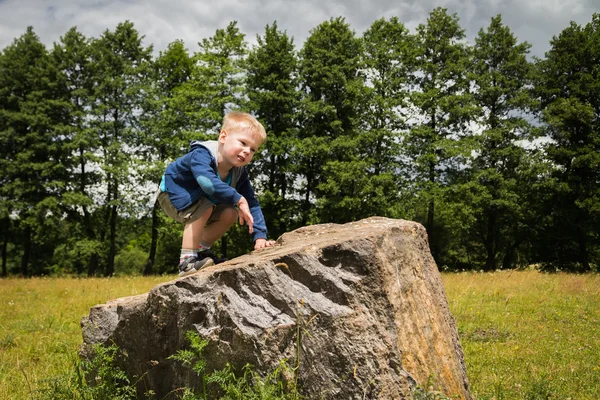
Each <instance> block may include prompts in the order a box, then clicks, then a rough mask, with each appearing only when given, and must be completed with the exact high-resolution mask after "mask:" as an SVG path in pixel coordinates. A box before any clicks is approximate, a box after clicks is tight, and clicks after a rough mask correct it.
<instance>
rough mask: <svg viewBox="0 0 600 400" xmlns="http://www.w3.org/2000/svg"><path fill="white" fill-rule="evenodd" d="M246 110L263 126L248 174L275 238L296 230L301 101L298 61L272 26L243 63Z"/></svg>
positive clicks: (290, 44) (287, 41) (288, 41)
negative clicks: (264, 136) (264, 137)
mask: <svg viewBox="0 0 600 400" xmlns="http://www.w3.org/2000/svg"><path fill="white" fill-rule="evenodd" d="M245 66H246V75H247V76H246V93H247V95H248V105H247V107H248V110H249V111H250V112H252V113H253V114H254V115H255V116H256V117H257V118H258V119H259V120H260V121H261V123H262V124H263V126H264V127H265V129H266V131H267V141H266V142H265V143H264V144H263V145H262V146H261V150H260V154H257V155H256V156H255V158H254V161H253V162H252V164H251V165H250V166H249V167H248V170H249V174H250V175H251V176H253V177H256V178H255V179H254V180H253V181H254V182H255V186H256V188H257V189H258V190H259V191H260V192H261V194H262V196H261V205H262V210H263V214H264V215H265V219H266V221H267V228H268V230H269V233H270V234H271V235H273V236H274V237H277V236H279V235H281V234H283V233H284V232H287V231H289V230H291V229H294V228H296V227H298V225H299V224H298V223H297V221H298V220H299V219H300V218H299V216H298V215H297V210H298V207H297V201H294V200H293V198H294V196H295V195H296V194H297V189H296V187H295V184H294V182H295V180H296V179H297V176H298V175H297V171H296V170H295V162H294V160H295V154H294V153H295V151H296V150H297V149H296V138H297V133H298V126H297V124H298V122H297V121H298V116H297V108H298V104H299V101H300V93H299V92H298V90H297V86H298V57H297V54H296V51H295V49H294V43H293V39H292V38H290V37H288V35H287V34H286V33H285V32H281V31H279V29H278V27H277V23H276V22H274V23H273V25H271V26H269V25H267V26H266V27H265V34H264V36H258V37H257V45H256V46H254V47H253V48H252V50H251V51H250V52H249V54H248V58H247V60H246V64H245Z"/></svg>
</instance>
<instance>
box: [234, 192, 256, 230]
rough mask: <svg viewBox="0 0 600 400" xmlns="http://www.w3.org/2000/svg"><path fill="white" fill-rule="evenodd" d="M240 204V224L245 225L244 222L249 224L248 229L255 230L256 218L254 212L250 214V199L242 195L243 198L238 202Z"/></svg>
mask: <svg viewBox="0 0 600 400" xmlns="http://www.w3.org/2000/svg"><path fill="white" fill-rule="evenodd" d="M237 206H238V214H239V217H240V225H244V222H245V223H246V224H248V230H249V231H250V233H252V232H254V228H252V225H254V218H252V214H250V207H249V206H248V201H247V200H246V199H245V198H244V197H243V196H242V198H241V199H240V200H239V201H238V202H237Z"/></svg>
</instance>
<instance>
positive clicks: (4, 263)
mask: <svg viewBox="0 0 600 400" xmlns="http://www.w3.org/2000/svg"><path fill="white" fill-rule="evenodd" d="M5 223H6V224H8V219H7V221H6V222H5ZM5 226H6V225H5ZM7 248H8V229H6V228H4V240H3V241H2V276H8V269H7V268H6V258H7V254H6V249H7Z"/></svg>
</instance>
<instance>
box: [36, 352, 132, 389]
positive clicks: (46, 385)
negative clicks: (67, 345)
mask: <svg viewBox="0 0 600 400" xmlns="http://www.w3.org/2000/svg"><path fill="white" fill-rule="evenodd" d="M118 350H119V349H118V347H117V346H116V345H114V344H113V345H111V346H108V347H107V346H102V345H96V346H94V356H93V358H92V359H91V360H89V361H86V360H75V361H74V362H73V369H72V371H71V372H70V373H68V374H65V375H62V376H59V377H57V378H52V379H48V380H47V381H45V382H43V384H42V387H41V389H39V390H38V392H39V393H38V394H37V396H36V397H35V398H36V399H40V400H44V399H48V400H62V399H65V400H66V399H69V400H70V399H80V400H96V399H115V400H127V399H135V398H137V396H136V389H135V387H134V385H133V384H132V383H131V382H130V380H129V377H128V376H127V374H125V372H124V371H123V370H122V369H120V368H119V367H118V366H117V357H118V356H119V352H118Z"/></svg>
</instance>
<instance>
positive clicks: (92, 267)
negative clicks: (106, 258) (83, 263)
mask: <svg viewBox="0 0 600 400" xmlns="http://www.w3.org/2000/svg"><path fill="white" fill-rule="evenodd" d="M98 258H99V256H98V253H93V254H92V255H91V256H90V261H89V262H88V268H87V270H88V273H87V274H88V277H90V278H91V277H93V276H95V275H96V269H98Z"/></svg>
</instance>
